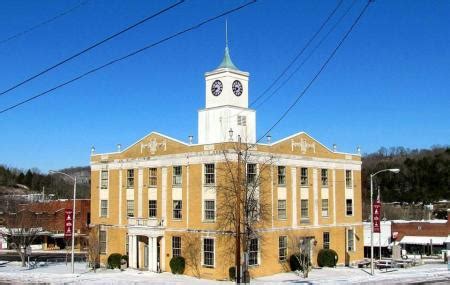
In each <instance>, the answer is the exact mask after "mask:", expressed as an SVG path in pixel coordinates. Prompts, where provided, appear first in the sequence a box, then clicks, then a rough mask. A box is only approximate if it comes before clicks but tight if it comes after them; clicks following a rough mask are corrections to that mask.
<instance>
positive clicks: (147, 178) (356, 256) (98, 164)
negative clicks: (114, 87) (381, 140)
mask: <svg viewBox="0 0 450 285" xmlns="http://www.w3.org/2000/svg"><path fill="white" fill-rule="evenodd" d="M248 81H249V73H247V72H244V71H240V70H238V69H237V68H236V66H235V65H234V64H233V63H232V61H231V58H230V55H229V52H228V48H226V49H225V56H224V59H223V61H222V63H221V64H220V65H219V67H218V68H216V69H215V70H213V71H211V72H207V73H206V74H205V86H206V92H205V96H206V106H205V109H202V110H200V111H199V112H198V143H193V142H192V138H190V139H189V141H188V142H182V141H179V140H177V139H174V138H170V137H168V136H165V135H163V134H160V133H156V132H152V133H150V134H149V135H147V136H145V137H143V138H142V139H140V140H138V141H137V142H136V143H134V144H133V145H131V146H129V147H128V148H126V149H124V150H122V151H118V152H113V153H103V154H96V153H92V155H91V187H92V188H91V201H92V202H91V213H92V224H93V225H99V226H100V232H99V239H100V251H101V261H102V263H105V262H106V259H107V257H108V256H109V255H110V254H111V253H116V252H118V253H122V254H128V256H129V266H130V267H133V268H145V269H148V270H151V271H169V270H170V267H169V262H170V260H171V258H172V257H174V256H178V255H181V256H183V257H185V258H186V261H187V268H186V274H190V275H196V276H201V277H202V278H210V279H224V278H227V277H228V270H229V268H230V267H231V266H233V265H234V238H233V232H232V228H231V232H230V229H229V228H228V229H227V230H224V228H223V224H222V223H221V222H220V220H221V218H223V217H224V211H226V209H225V208H224V207H225V205H226V201H227V199H229V196H228V195H227V193H226V192H225V189H227V187H226V186H227V185H226V184H227V183H228V182H227V181H229V179H230V177H229V176H230V175H231V174H230V173H228V174H227V165H229V164H230V163H231V164H232V165H236V163H237V160H238V156H237V155H236V151H235V150H236V146H239V149H240V148H241V147H242V146H245V147H246V150H247V152H246V153H248V154H249V155H248V156H247V160H246V161H245V163H246V165H244V166H243V172H242V173H243V175H242V176H243V177H242V179H252V178H251V177H255V176H256V175H258V176H261V177H262V178H263V179H262V180H261V183H260V184H259V185H258V186H257V188H258V191H257V193H258V196H257V198H256V200H257V201H256V203H260V205H261V208H263V206H262V205H264V210H265V211H266V212H267V213H269V214H268V215H265V216H264V217H262V216H261V218H258V219H257V221H256V228H255V233H254V237H253V238H252V239H250V240H249V241H248V249H249V250H248V258H247V260H248V263H249V266H250V275H251V276H252V277H256V276H262V275H269V274H274V273H278V272H282V271H285V270H288V265H287V262H286V260H287V258H288V257H289V256H290V255H291V254H293V253H294V252H295V251H296V249H295V243H296V242H295V241H297V240H298V239H299V238H300V239H301V240H303V241H305V240H307V241H308V243H309V245H310V246H309V247H308V250H310V253H311V255H312V262H313V263H316V256H317V252H318V251H319V250H320V249H321V248H331V249H334V250H335V251H336V252H337V253H338V255H339V260H338V264H350V263H354V262H356V261H358V260H360V259H362V258H363V252H364V251H363V247H364V243H363V241H364V239H363V226H362V214H361V157H360V155H359V154H348V153H340V152H336V151H334V150H330V149H328V148H327V147H325V146H324V145H322V144H321V143H319V142H318V141H317V140H315V139H314V138H312V137H311V136H309V135H308V134H306V133H303V132H300V133H296V134H294V135H292V136H289V137H287V138H284V139H281V140H279V141H275V142H270V141H267V142H265V143H260V142H257V138H256V112H255V110H252V109H250V108H248V98H249V97H248V95H249V92H248V90H249V89H248ZM238 140H239V141H240V142H241V143H240V144H238V143H237V142H238ZM228 154H229V155H228ZM267 161H270V164H267ZM263 164H264V166H265V167H264V170H263ZM222 220H223V219H222Z"/></svg>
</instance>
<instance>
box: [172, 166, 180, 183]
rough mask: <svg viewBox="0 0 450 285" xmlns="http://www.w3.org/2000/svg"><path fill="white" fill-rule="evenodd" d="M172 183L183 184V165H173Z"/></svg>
mask: <svg viewBox="0 0 450 285" xmlns="http://www.w3.org/2000/svg"><path fill="white" fill-rule="evenodd" d="M172 184H173V185H181V166H174V167H173V179H172Z"/></svg>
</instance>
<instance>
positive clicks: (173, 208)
mask: <svg viewBox="0 0 450 285" xmlns="http://www.w3.org/2000/svg"><path fill="white" fill-rule="evenodd" d="M175 202H180V204H179V205H180V209H175ZM175 210H176V211H179V212H180V217H179V218H178V217H175ZM172 219H173V220H176V221H180V220H182V219H183V200H172Z"/></svg>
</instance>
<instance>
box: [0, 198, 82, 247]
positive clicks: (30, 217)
mask: <svg viewBox="0 0 450 285" xmlns="http://www.w3.org/2000/svg"><path fill="white" fill-rule="evenodd" d="M72 206H73V200H54V201H45V202H36V203H30V204H21V205H19V206H18V207H17V212H16V213H2V214H0V216H1V218H2V219H1V220H3V221H4V223H5V225H7V224H8V223H9V224H10V227H11V225H12V224H14V223H17V227H21V226H22V227H35V228H42V232H41V233H40V234H39V235H40V237H39V238H37V239H36V242H35V243H36V245H35V246H34V247H35V248H39V249H40V248H42V249H44V250H45V249H49V250H51V249H64V248H66V247H67V245H69V246H70V242H66V241H65V240H64V223H65V215H64V212H65V209H72ZM75 210H76V213H75V244H76V246H75V247H76V248H78V249H80V248H82V246H81V245H82V244H84V243H83V241H84V240H85V239H87V237H88V234H89V223H90V216H91V214H90V200H89V199H77V200H76V201H75ZM18 217H20V219H18ZM18 221H19V222H18ZM40 245H41V246H40Z"/></svg>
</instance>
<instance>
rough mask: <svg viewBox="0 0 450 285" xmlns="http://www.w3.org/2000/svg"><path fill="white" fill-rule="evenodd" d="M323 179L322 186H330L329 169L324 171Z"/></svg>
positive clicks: (322, 173)
mask: <svg viewBox="0 0 450 285" xmlns="http://www.w3.org/2000/svg"><path fill="white" fill-rule="evenodd" d="M321 178H322V186H328V169H322V171H321Z"/></svg>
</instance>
